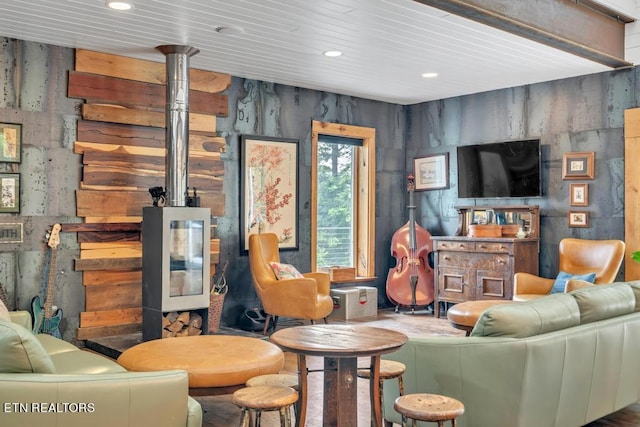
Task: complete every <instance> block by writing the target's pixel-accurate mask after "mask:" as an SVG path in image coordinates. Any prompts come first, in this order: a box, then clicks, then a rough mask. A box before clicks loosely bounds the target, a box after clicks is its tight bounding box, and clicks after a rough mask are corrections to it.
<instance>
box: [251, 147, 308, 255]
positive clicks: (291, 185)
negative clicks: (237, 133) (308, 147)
mask: <svg viewBox="0 0 640 427" xmlns="http://www.w3.org/2000/svg"><path fill="white" fill-rule="evenodd" d="M240 145H241V147H240V148H241V150H240V151H241V158H240V174H241V180H240V186H241V187H240V240H241V241H240V249H241V251H242V252H243V253H244V252H246V251H248V249H249V235H250V234H254V233H275V234H276V235H277V236H278V241H279V247H280V249H281V250H287V249H288V250H295V249H298V140H297V139H287V138H273V137H267V136H257V135H243V136H242V137H241V139H240Z"/></svg>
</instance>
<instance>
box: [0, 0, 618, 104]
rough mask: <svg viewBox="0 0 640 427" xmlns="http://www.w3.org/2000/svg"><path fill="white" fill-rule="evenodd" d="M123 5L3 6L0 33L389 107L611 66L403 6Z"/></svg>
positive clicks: (171, 0) (337, 1) (374, 0)
mask: <svg viewBox="0 0 640 427" xmlns="http://www.w3.org/2000/svg"><path fill="white" fill-rule="evenodd" d="M132 1H133V3H134V4H135V7H134V9H133V10H131V11H127V12H117V11H113V10H110V9H107V8H106V6H105V1H104V0H3V1H1V2H0V36H3V37H9V38H15V39H21V40H28V41H35V42H40V43H46V44H53V45H58V46H65V47H73V48H84V49H90V50H96V51H100V52H107V53H114V54H119V55H125V56H131V57H137V58H142V59H149V60H154V61H158V62H164V57H163V56H162V54H161V53H159V52H157V51H156V50H155V49H154V48H155V47H156V46H158V45H162V44H183V45H189V46H193V47H195V48H198V49H199V50H200V53H199V54H197V55H195V56H194V57H192V58H191V66H192V67H193V68H201V69H205V70H212V71H217V72H222V73H228V74H231V75H233V76H238V77H246V78H250V79H258V80H263V81H268V82H275V83H281V84H286V85H291V86H297V87H302V88H310V89H316V90H321V91H328V92H335V93H340V94H346V95H353V96H358V97H362V98H368V99H374V100H380V101H385V102H390V103H397V104H414V103H418V102H424V101H430V100H436V99H443V98H449V97H453V96H458V95H465V94H471V93H477V92H484V91H488V90H493V89H499V88H505V87H513V86H520V85H524V84H529V83H536V82H542V81H548V80H555V79H561V78H566V77H572V76H577V75H585V74H591V73H597V72H602V71H607V70H609V68H607V67H606V66H604V65H601V64H597V63H594V62H591V61H589V60H586V59H582V58H579V57H576V56H574V55H571V54H568V53H564V52H561V51H559V50H557V49H554V48H550V47H546V46H543V45H540V44H538V43H535V42H532V41H529V40H526V39H523V38H520V37H517V36H514V35H511V34H508V33H506V32H503V31H500V30H496V29H493V28H490V27H487V26H485V25H481V24H478V23H475V22H472V21H469V20H467V19H464V18H460V17H458V16H455V15H451V14H448V13H445V12H442V11H440V10H438V9H434V8H431V7H427V6H424V5H422V4H419V3H417V2H414V1H412V0H132ZM218 27H227V28H236V27H237V28H241V29H242V30H243V32H241V33H240V34H235V35H229V34H222V33H220V32H218V31H216V28H218ZM334 49H337V50H341V51H342V52H344V54H343V55H342V56H341V57H337V58H328V57H325V56H323V55H322V52H323V51H326V50H334ZM425 72H436V73H438V77H436V78H430V79H427V78H424V77H422V76H421V75H422V73H425Z"/></svg>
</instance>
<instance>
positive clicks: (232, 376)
mask: <svg viewBox="0 0 640 427" xmlns="http://www.w3.org/2000/svg"><path fill="white" fill-rule="evenodd" d="M118 363H119V364H120V365H122V366H123V367H125V368H126V369H127V370H130V371H164V370H171V369H183V370H185V371H187V372H188V373H189V389H190V390H189V394H191V395H192V396H202V395H214V394H230V393H233V392H234V391H235V390H237V389H239V388H241V387H244V384H245V382H246V381H247V380H248V379H250V378H253V377H256V376H258V375H264V374H276V373H278V372H279V371H280V370H281V369H282V367H283V366H284V353H283V352H282V350H280V348H279V347H278V346H277V345H275V344H272V343H270V342H268V341H265V340H262V339H259V338H249V337H237V336H230V335H197V336H192V337H180V338H164V339H157V340H153V341H147V342H143V343H142V344H138V345H135V346H133V347H131V348H130V349H128V350H125V351H124V352H123V353H122V354H121V355H120V357H118Z"/></svg>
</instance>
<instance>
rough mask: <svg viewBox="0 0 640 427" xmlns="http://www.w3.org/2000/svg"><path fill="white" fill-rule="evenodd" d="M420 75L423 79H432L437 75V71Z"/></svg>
mask: <svg viewBox="0 0 640 427" xmlns="http://www.w3.org/2000/svg"><path fill="white" fill-rule="evenodd" d="M422 77H424V78H425V79H432V78H434V77H438V73H422Z"/></svg>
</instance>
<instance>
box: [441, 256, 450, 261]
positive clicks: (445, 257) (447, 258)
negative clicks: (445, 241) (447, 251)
mask: <svg viewBox="0 0 640 427" xmlns="http://www.w3.org/2000/svg"><path fill="white" fill-rule="evenodd" d="M442 259H443V260H445V261H449V260H450V259H451V258H449V257H448V256H447V255H445V256H443V257H442Z"/></svg>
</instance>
